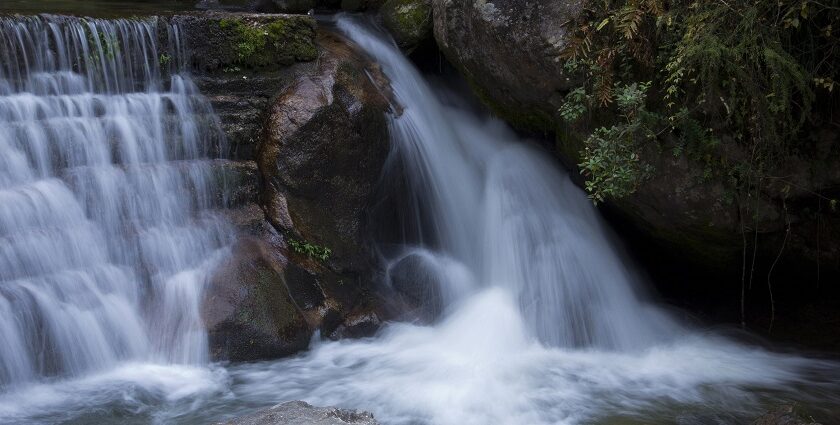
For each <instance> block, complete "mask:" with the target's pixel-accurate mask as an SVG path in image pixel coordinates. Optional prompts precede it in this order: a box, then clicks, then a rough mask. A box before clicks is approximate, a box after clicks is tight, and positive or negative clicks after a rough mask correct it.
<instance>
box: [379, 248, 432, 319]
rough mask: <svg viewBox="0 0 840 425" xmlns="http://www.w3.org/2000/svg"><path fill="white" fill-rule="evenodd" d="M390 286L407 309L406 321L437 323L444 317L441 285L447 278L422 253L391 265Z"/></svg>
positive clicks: (403, 258)
mask: <svg viewBox="0 0 840 425" xmlns="http://www.w3.org/2000/svg"><path fill="white" fill-rule="evenodd" d="M387 276H388V282H389V284H390V286H391V289H393V290H394V291H395V292H396V294H397V296H398V297H399V298H400V301H402V302H403V303H404V304H405V307H407V308H408V309H407V310H406V311H405V312H404V313H403V314H404V316H405V317H404V318H405V319H409V320H417V321H419V322H421V323H431V322H434V321H435V320H436V319H437V318H438V317H440V315H441V313H443V304H444V299H443V294H442V293H441V289H442V285H444V284H445V282H444V280H445V276H444V274H443V272H442V271H441V269H440V265H439V264H436V262H435V261H434V259H432V258H430V257H429V256H428V255H423V254H421V253H411V254H408V255H406V256H404V257H402V258H400V259H398V260H397V261H396V262H394V263H393V264H391V266H390V267H389V268H388V271H387Z"/></svg>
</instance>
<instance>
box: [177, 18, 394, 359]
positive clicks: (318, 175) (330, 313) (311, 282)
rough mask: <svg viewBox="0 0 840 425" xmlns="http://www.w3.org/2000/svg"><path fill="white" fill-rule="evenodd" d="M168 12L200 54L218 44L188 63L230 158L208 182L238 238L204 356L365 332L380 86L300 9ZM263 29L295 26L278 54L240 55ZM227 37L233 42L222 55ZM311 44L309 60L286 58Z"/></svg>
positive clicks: (369, 68)
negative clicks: (248, 35) (246, 34)
mask: <svg viewBox="0 0 840 425" xmlns="http://www.w3.org/2000/svg"><path fill="white" fill-rule="evenodd" d="M171 19H173V20H177V21H178V22H179V23H181V24H182V25H183V27H184V31H185V33H186V34H187V35H186V38H187V40H188V41H189V45H192V44H193V43H196V44H200V45H201V46H204V47H203V48H204V49H207V46H208V44H207V43H206V41H203V40H204V39H205V38H208V37H209V38H210V39H213V40H216V41H217V43H218V44H219V46H220V47H219V48H218V51H210V50H201V49H199V50H198V51H197V52H195V53H194V55H193V56H192V57H193V58H194V59H193V60H192V64H191V66H192V67H193V69H194V72H195V73H196V75H195V77H194V81H195V82H196V84H197V85H198V86H199V88H200V89H201V91H202V93H203V94H204V95H205V96H206V97H207V98H208V99H209V100H210V101H211V104H212V105H213V108H214V112H215V113H216V114H217V116H218V120H219V125H221V127H222V129H223V131H224V132H225V134H226V136H227V143H226V144H220V147H224V149H223V150H220V151H218V152H215V154H216V155H218V156H219V157H224V158H228V159H225V160H218V162H219V164H220V165H219V167H218V170H219V172H218V176H217V178H216V180H218V185H219V187H220V188H225V190H223V191H220V194H219V196H220V197H222V198H223V199H222V200H223V201H224V203H225V205H227V206H228V212H226V215H227V216H228V217H229V218H230V219H231V221H232V222H233V224H234V225H235V226H236V227H237V229H239V233H240V235H241V240H240V241H239V242H238V243H237V244H236V245H234V246H233V247H232V253H231V256H230V258H228V259H226V260H225V261H223V263H222V264H220V265H219V267H218V269H217V271H216V272H215V274H214V276H212V278H211V280H210V282H209V284H208V287H207V289H206V293H205V302H204V304H203V306H202V312H203V318H204V321H205V325H206V326H207V329H208V337H209V344H210V348H211V355H212V357H213V359H216V360H231V361H248V360H258V359H269V358H276V357H281V356H285V355H289V354H292V353H294V352H297V351H300V350H303V349H305V348H306V347H307V346H308V344H309V340H310V338H311V335H313V333H315V332H316V331H320V333H321V335H324V336H326V337H331V338H341V337H360V336H367V335H370V334H372V333H374V332H375V331H376V330H377V329H378V327H379V325H380V324H381V320H380V314H379V313H377V301H376V298H375V296H374V295H372V291H371V289H372V286H373V285H372V282H373V281H374V278H375V276H374V274H375V273H376V269H377V264H376V259H375V258H374V255H373V253H372V251H371V248H370V241H368V239H367V238H368V234H367V231H366V227H365V226H366V223H367V218H366V215H365V214H366V213H365V210H366V206H367V205H368V203H369V202H371V201H372V196H373V191H374V186H375V184H376V182H377V180H378V178H379V175H380V174H381V169H382V167H383V165H384V161H385V157H386V156H387V153H388V149H389V144H388V133H387V121H386V116H385V114H386V113H388V112H389V111H390V103H389V100H388V99H387V86H388V83H387V81H386V80H385V79H384V77H383V76H382V75H381V73H380V72H379V70H378V68H376V67H375V66H374V65H373V64H371V63H369V62H368V61H367V60H366V59H363V57H362V56H361V55H359V54H358V53H357V52H356V51H354V50H353V49H351V48H350V47H349V45H347V44H346V42H345V41H344V40H342V39H341V38H340V37H337V36H334V35H329V34H328V33H326V32H323V33H319V35H318V36H317V40H316V36H315V32H314V31H315V26H314V21H312V20H311V18H309V17H307V16H291V15H252V14H227V13H220V12H212V13H206V14H195V15H188V16H176V17H172V18H171ZM278 22H283V24H277V23H278ZM272 25H274V26H280V27H282V28H289V30H290V31H295V32H297V35H294V36H292V35H289V38H288V39H283V40H286V41H281V42H279V44H277V45H273V44H272V47H271V48H270V49H269V51H267V52H266V54H268V55H269V56H270V57H274V58H280V59H278V60H274V59H272V60H267V61H265V60H257V61H251V60H250V59H249V60H248V61H243V57H242V56H240V55H239V54H238V53H237V52H236V50H237V49H241V48H242V46H238V45H237V44H241V43H242V39H241V38H240V36H241V34H242V33H241V32H240V31H242V26H245V27H247V28H251V29H261V28H266V27H268V26H272ZM231 29H233V30H231ZM246 31H250V30H246ZM231 39H232V40H233V43H234V45H233V47H232V49H234V50H232V51H226V50H225V49H226V47H225V43H228V44H230V42H231ZM288 40H291V41H288ZM267 43H268V42H267ZM307 43H311V48H312V49H314V50H315V51H316V54H314V55H297V54H295V53H294V52H299V51H300V49H301V45H302V44H306V45H308V44H307ZM228 47H230V46H228ZM306 48H307V49H308V47H306ZM315 57H317V60H311V59H314V58H315ZM266 213H268V214H266Z"/></svg>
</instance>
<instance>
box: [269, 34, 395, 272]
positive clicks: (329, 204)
mask: <svg viewBox="0 0 840 425" xmlns="http://www.w3.org/2000/svg"><path fill="white" fill-rule="evenodd" d="M319 42H320V45H321V46H323V49H324V50H323V54H322V56H321V57H320V59H319V67H318V69H317V71H316V72H315V73H313V74H308V75H303V76H301V77H300V78H299V79H297V80H296V81H294V82H293V83H292V84H291V85H290V86H289V87H287V88H286V89H285V90H284V91H282V92H281V93H280V94H279V95H278V96H277V98H276V100H275V102H274V105H273V106H272V107H271V109H270V111H269V116H268V120H267V122H266V124H265V128H264V137H263V140H262V145H261V148H260V151H259V159H258V163H259V169H260V172H261V175H262V178H263V183H264V192H263V203H264V205H265V208H266V212H267V216H268V219H269V220H270V221H271V223H272V224H273V225H274V226H275V227H276V228H277V229H278V230H279V231H281V232H283V233H284V234H285V235H286V236H287V237H289V239H292V240H295V241H297V242H298V243H305V244H309V246H310V247H312V248H313V249H314V248H317V249H315V250H318V251H323V249H328V250H329V255H326V256H324V257H325V258H322V259H320V261H319V262H320V263H323V264H325V265H327V266H328V267H329V268H330V269H332V270H335V271H336V272H339V273H350V274H354V275H362V274H365V273H367V272H369V271H371V270H372V269H373V265H374V263H375V258H374V256H373V253H372V251H371V241H370V240H369V232H368V229H367V215H366V211H367V209H368V206H370V205H371V204H372V203H373V202H374V198H373V197H374V189H375V187H376V184H377V182H378V180H379V177H380V175H381V173H382V168H383V165H384V163H385V159H386V157H387V155H388V151H389V137H388V123H387V118H386V113H388V112H389V111H390V109H391V106H390V103H389V99H388V96H387V87H388V84H387V81H386V80H385V78H384V77H383V76H382V74H381V73H380V71H379V70H378V68H377V67H376V66H375V65H374V64H372V63H370V62H367V61H366V60H365V59H363V56H361V55H359V54H357V53H356V52H355V51H353V50H352V49H351V48H350V47H348V45H347V44H345V43H344V42H343V41H342V40H341V39H339V38H338V37H337V36H333V35H324V36H322V38H321V40H319ZM369 76H371V77H369ZM293 248H294V249H293V250H294V251H301V250H303V251H306V250H307V249H308V248H306V247H304V248H302V249H300V247H297V245H295V246H293ZM310 251H311V249H310ZM298 253H300V252H298ZM310 254H311V253H310ZM310 256H311V255H310Z"/></svg>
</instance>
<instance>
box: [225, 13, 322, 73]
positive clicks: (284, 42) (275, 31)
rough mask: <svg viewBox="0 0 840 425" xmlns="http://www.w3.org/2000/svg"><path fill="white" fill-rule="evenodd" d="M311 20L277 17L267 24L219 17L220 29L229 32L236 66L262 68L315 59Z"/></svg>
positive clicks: (315, 51) (315, 50)
mask: <svg viewBox="0 0 840 425" xmlns="http://www.w3.org/2000/svg"><path fill="white" fill-rule="evenodd" d="M310 21H311V18H308V17H294V18H288V17H287V18H278V19H275V20H272V21H270V22H268V23H261V22H247V21H245V20H243V19H221V20H220V21H219V28H221V29H222V30H223V31H225V32H227V33H228V34H230V37H231V40H232V44H233V46H234V47H235V54H236V58H235V61H234V62H235V63H236V64H237V65H242V66H248V67H264V66H269V65H272V64H276V63H280V64H291V63H294V62H295V61H309V60H313V59H315V57H316V56H317V54H318V51H317V49H316V48H315V43H314V36H315V32H314V30H313V23H312V22H310Z"/></svg>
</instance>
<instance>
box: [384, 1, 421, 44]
mask: <svg viewBox="0 0 840 425" xmlns="http://www.w3.org/2000/svg"><path fill="white" fill-rule="evenodd" d="M379 13H380V14H381V15H382V21H383V23H384V24H385V27H386V28H388V30H389V31H390V32H391V34H392V35H393V36H394V40H396V42H397V44H399V45H400V47H403V48H408V49H411V48H414V47H416V46H417V45H418V44H420V42H422V41H423V40H425V39H427V38H428V37H429V36H430V35H431V33H432V5H431V0H388V1H386V2H385V4H384V5H382V8H381V9H380V10H379Z"/></svg>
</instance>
